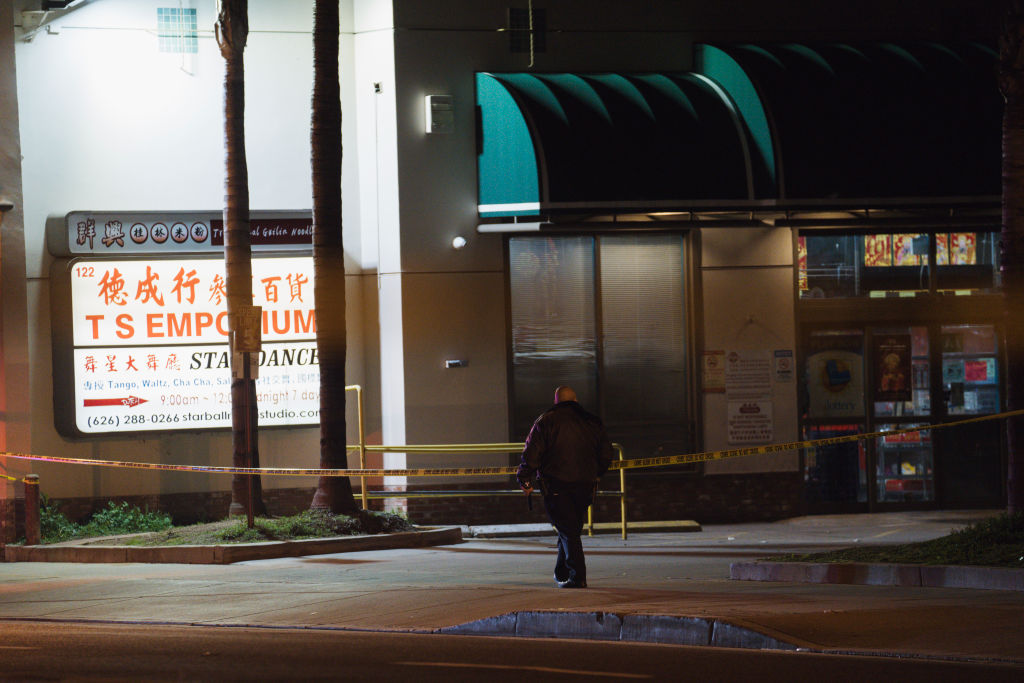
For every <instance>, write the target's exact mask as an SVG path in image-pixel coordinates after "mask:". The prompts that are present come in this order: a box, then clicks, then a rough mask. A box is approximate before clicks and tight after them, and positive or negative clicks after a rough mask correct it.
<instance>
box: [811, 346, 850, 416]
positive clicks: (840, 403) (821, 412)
mask: <svg viewBox="0 0 1024 683" xmlns="http://www.w3.org/2000/svg"><path fill="white" fill-rule="evenodd" d="M862 343H863V342H862V337H861V335H859V334H823V335H814V336H812V337H811V338H810V340H809V348H808V352H809V355H808V357H807V395H808V398H809V404H808V408H807V412H808V415H809V416H810V417H856V416H861V415H863V414H864V356H863V353H862V350H861V349H862Z"/></svg>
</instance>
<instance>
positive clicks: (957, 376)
mask: <svg viewBox="0 0 1024 683" xmlns="http://www.w3.org/2000/svg"><path fill="white" fill-rule="evenodd" d="M942 389H943V396H944V398H945V402H946V413H947V414H948V415H978V414H985V413H997V412H999V358H998V355H997V354H996V333H995V328H994V327H993V326H992V325H945V326H943V328H942Z"/></svg>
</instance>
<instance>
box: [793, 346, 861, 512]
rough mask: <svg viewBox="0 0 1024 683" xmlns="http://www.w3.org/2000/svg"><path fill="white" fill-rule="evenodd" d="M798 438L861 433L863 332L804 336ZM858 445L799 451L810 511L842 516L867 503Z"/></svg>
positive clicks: (841, 445)
mask: <svg viewBox="0 0 1024 683" xmlns="http://www.w3.org/2000/svg"><path fill="white" fill-rule="evenodd" d="M805 349H806V362H805V364H804V365H805V370H804V373H805V382H804V390H805V391H804V410H803V414H804V418H803V422H804V425H803V438H804V439H806V440H814V439H826V438H831V437H836V436H848V435H852V434H860V433H862V432H863V431H864V429H865V424H866V411H865V401H864V386H865V385H864V381H865V363H864V331H863V329H859V328H853V329H843V328H837V329H820V330H813V331H811V332H810V334H809V335H808V336H807V337H806V340H805ZM867 473H868V470H867V451H866V448H865V444H864V443H863V442H852V443H842V444H835V445H828V446H818V447H815V448H807V449H805V450H804V472H803V474H804V498H805V501H806V502H807V504H808V506H809V507H810V508H812V509H814V511H820V512H830V511H845V510H849V509H850V507H851V506H853V507H856V506H858V504H861V505H862V504H866V503H867V501H868V476H867Z"/></svg>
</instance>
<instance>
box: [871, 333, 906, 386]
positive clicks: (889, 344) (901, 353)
mask: <svg viewBox="0 0 1024 683" xmlns="http://www.w3.org/2000/svg"><path fill="white" fill-rule="evenodd" d="M910 348H911V347H910V335H909V334H887V335H884V336H881V337H875V353H874V359H875V400H876V401H910V400H912V398H913V397H912V395H911V382H910V380H911V350H910Z"/></svg>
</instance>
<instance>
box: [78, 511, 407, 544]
mask: <svg viewBox="0 0 1024 683" xmlns="http://www.w3.org/2000/svg"><path fill="white" fill-rule="evenodd" d="M413 529H415V527H414V526H413V524H412V523H410V522H409V520H408V519H406V518H405V517H402V516H400V515H396V514H392V513H387V512H373V511H370V510H362V511H361V512H360V513H359V516H358V517H349V516H347V515H335V514H332V513H331V512H329V511H326V510H306V511H304V512H300V513H299V514H297V515H292V516H290V517H275V518H270V517H257V518H255V519H254V520H253V528H252V529H250V528H249V526H248V521H247V520H246V519H245V518H244V517H242V518H237V517H236V518H232V519H227V520H223V521H220V522H212V523H209V524H193V525H191V526H179V527H172V528H170V529H166V530H164V531H159V532H155V533H147V534H144V535H139V536H134V537H132V538H122V539H109V540H104V541H98V542H97V543H96V545H139V546H158V545H222V544H225V543H260V542H263V541H292V540H300V539H308V538H331V537H335V536H355V535H364V534H381V533H394V532H397V531H411V530H413Z"/></svg>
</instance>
